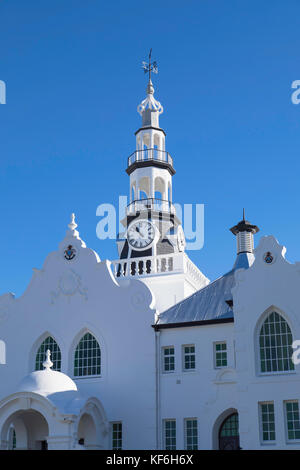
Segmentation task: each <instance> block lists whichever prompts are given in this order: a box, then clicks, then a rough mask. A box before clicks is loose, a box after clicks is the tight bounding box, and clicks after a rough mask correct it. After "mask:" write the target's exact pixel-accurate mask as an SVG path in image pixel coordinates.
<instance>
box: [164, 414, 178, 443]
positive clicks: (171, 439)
mask: <svg viewBox="0 0 300 470" xmlns="http://www.w3.org/2000/svg"><path fill="white" fill-rule="evenodd" d="M164 444H165V446H164V447H165V449H166V450H176V421H175V419H165V420H164Z"/></svg>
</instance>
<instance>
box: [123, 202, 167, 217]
mask: <svg viewBox="0 0 300 470" xmlns="http://www.w3.org/2000/svg"><path fill="white" fill-rule="evenodd" d="M149 210H150V211H157V212H168V213H171V214H175V207H174V206H173V204H172V203H171V202H170V201H166V200H164V199H157V198H147V199H138V200H136V201H132V202H131V203H130V204H128V206H127V215H129V214H136V213H137V212H142V211H149Z"/></svg>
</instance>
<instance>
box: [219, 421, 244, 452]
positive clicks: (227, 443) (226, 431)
mask: <svg viewBox="0 0 300 470" xmlns="http://www.w3.org/2000/svg"><path fill="white" fill-rule="evenodd" d="M219 449H220V450H239V449H240V437H239V417H238V414H237V413H232V414H231V415H229V416H227V418H226V419H224V421H223V423H222V424H221V427H220V431H219Z"/></svg>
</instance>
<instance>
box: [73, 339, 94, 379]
mask: <svg viewBox="0 0 300 470" xmlns="http://www.w3.org/2000/svg"><path fill="white" fill-rule="evenodd" d="M100 374H101V350H100V346H99V344H98V342H97V340H96V338H94V336H92V335H91V334H90V333H86V334H85V335H84V336H83V337H82V338H81V340H80V341H79V343H78V346H77V348H76V351H75V360H74V376H75V377H83V376H86V375H100Z"/></svg>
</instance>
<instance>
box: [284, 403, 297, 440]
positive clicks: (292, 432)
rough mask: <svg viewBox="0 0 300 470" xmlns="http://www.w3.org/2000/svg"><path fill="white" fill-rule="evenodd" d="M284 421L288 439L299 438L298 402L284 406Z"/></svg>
mask: <svg viewBox="0 0 300 470" xmlns="http://www.w3.org/2000/svg"><path fill="white" fill-rule="evenodd" d="M285 407H286V408H285V409H286V421H287V429H288V439H289V440H296V439H299V438H300V432H299V430H300V420H299V403H298V401H293V402H287V403H286V404H285Z"/></svg>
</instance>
